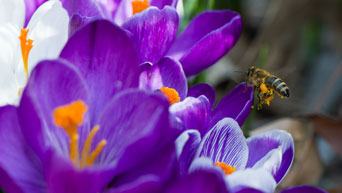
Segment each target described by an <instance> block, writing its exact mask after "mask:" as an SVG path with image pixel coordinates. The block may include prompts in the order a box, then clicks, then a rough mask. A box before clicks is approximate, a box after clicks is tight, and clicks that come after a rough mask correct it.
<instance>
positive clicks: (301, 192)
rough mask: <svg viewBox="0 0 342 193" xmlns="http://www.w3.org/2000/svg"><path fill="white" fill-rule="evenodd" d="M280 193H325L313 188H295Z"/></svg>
mask: <svg viewBox="0 0 342 193" xmlns="http://www.w3.org/2000/svg"><path fill="white" fill-rule="evenodd" d="M281 193H327V192H326V191H325V190H323V189H320V188H317V187H314V186H296V187H292V188H288V189H286V190H283V191H281Z"/></svg>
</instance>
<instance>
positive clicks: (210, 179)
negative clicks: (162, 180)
mask: <svg viewBox="0 0 342 193" xmlns="http://www.w3.org/2000/svg"><path fill="white" fill-rule="evenodd" d="M166 192H167V193H188V192H194V193H202V192H203V193H208V192H215V193H227V192H228V191H227V188H226V183H225V181H224V178H223V176H222V174H221V173H220V172H218V171H216V170H213V169H206V170H198V171H195V172H193V173H190V174H189V175H187V176H185V177H183V178H181V179H180V180H178V181H177V182H176V183H174V184H172V185H171V187H169V188H168V190H167V191H166Z"/></svg>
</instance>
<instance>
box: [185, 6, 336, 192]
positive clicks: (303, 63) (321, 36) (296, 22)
mask: <svg viewBox="0 0 342 193" xmlns="http://www.w3.org/2000/svg"><path fill="white" fill-rule="evenodd" d="M183 7H184V15H183V23H182V26H183V27H184V26H186V24H187V23H188V22H189V21H190V19H191V18H193V17H194V16H195V15H197V14H198V13H200V12H202V11H204V10H211V9H218V10H220V9H231V10H234V11H237V12H238V13H240V15H241V17H242V21H243V32H242V35H241V37H240V39H239V41H238V42H237V44H236V45H235V47H234V48H233V49H232V50H231V51H230V52H229V53H228V54H227V55H226V56H225V57H224V58H223V59H221V60H220V61H219V62H218V63H217V64H215V65H214V66H212V67H211V68H209V69H208V70H206V71H204V72H203V73H201V74H200V75H198V76H196V77H193V78H191V79H190V83H189V84H190V85H192V84H196V83H200V82H207V83H209V84H211V85H213V86H214V87H215V90H216V95H217V97H216V100H217V101H219V100H220V99H221V98H222V97H223V96H224V95H226V94H227V93H228V92H229V91H230V90H231V89H232V88H233V87H234V86H236V85H237V84H238V83H240V82H244V81H245V80H246V74H244V73H241V72H246V71H247V69H248V68H249V67H251V66H255V67H259V68H263V69H265V70H267V71H269V72H270V73H271V74H274V75H276V76H278V77H280V78H281V79H283V80H284V81H285V82H286V83H287V85H288V87H289V88H290V98H288V99H281V98H280V97H278V96H276V97H275V99H274V100H272V101H271V106H270V107H266V106H265V107H264V108H263V109H262V110H255V109H254V110H253V112H252V113H251V115H250V117H249V118H248V120H247V121H246V123H245V124H244V126H243V128H242V129H243V130H244V133H245V135H246V136H249V135H253V134H254V133H257V132H260V131H263V130H268V129H284V130H287V131H288V132H290V133H291V134H292V136H293V138H294V142H295V160H294V163H293V165H292V168H291V170H290V172H289V173H288V175H287V176H286V178H285V179H284V180H283V181H282V183H281V184H280V185H279V187H278V191H279V190H281V189H284V188H286V187H289V186H295V185H301V184H310V185H315V186H319V187H321V188H324V189H325V190H327V191H328V192H331V193H335V192H342V185H341V184H342V1H341V0H286V1H285V0H257V1H256V0H197V1H194V0H183ZM217 101H216V102H217Z"/></svg>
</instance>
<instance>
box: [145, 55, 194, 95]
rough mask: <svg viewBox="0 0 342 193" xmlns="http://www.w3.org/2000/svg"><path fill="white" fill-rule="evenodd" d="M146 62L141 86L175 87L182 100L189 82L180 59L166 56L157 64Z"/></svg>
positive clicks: (149, 88)
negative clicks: (176, 59)
mask: <svg viewBox="0 0 342 193" xmlns="http://www.w3.org/2000/svg"><path fill="white" fill-rule="evenodd" d="M147 64H150V63H144V64H143V66H141V68H145V71H143V72H142V73H141V74H140V82H139V88H142V89H147V90H152V91H155V90H158V89H160V88H161V87H169V88H173V89H175V90H176V91H177V92H178V94H179V97H180V98H181V100H184V99H185V97H186V95H187V90H188V83H187V80H186V77H185V74H184V72H183V69H182V66H181V64H180V63H179V62H178V61H175V60H173V59H172V58H169V57H165V58H163V59H161V60H160V61H159V62H158V63H157V64H156V65H153V66H150V65H147Z"/></svg>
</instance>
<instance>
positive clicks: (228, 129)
mask: <svg viewBox="0 0 342 193" xmlns="http://www.w3.org/2000/svg"><path fill="white" fill-rule="evenodd" d="M199 157H208V158H210V159H211V160H212V161H213V163H216V162H224V163H225V164H227V165H230V166H236V169H237V170H241V169H243V168H245V166H246V163H247V159H248V147H247V144H246V141H245V137H244V136H243V133H242V131H241V129H240V127H239V125H238V124H237V122H236V121H234V120H233V119H231V118H225V119H222V120H221V121H219V122H218V123H217V124H216V125H215V126H214V127H213V128H212V129H211V130H210V131H209V132H208V133H207V135H206V136H204V138H203V140H202V142H201V146H200V148H199Z"/></svg>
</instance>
